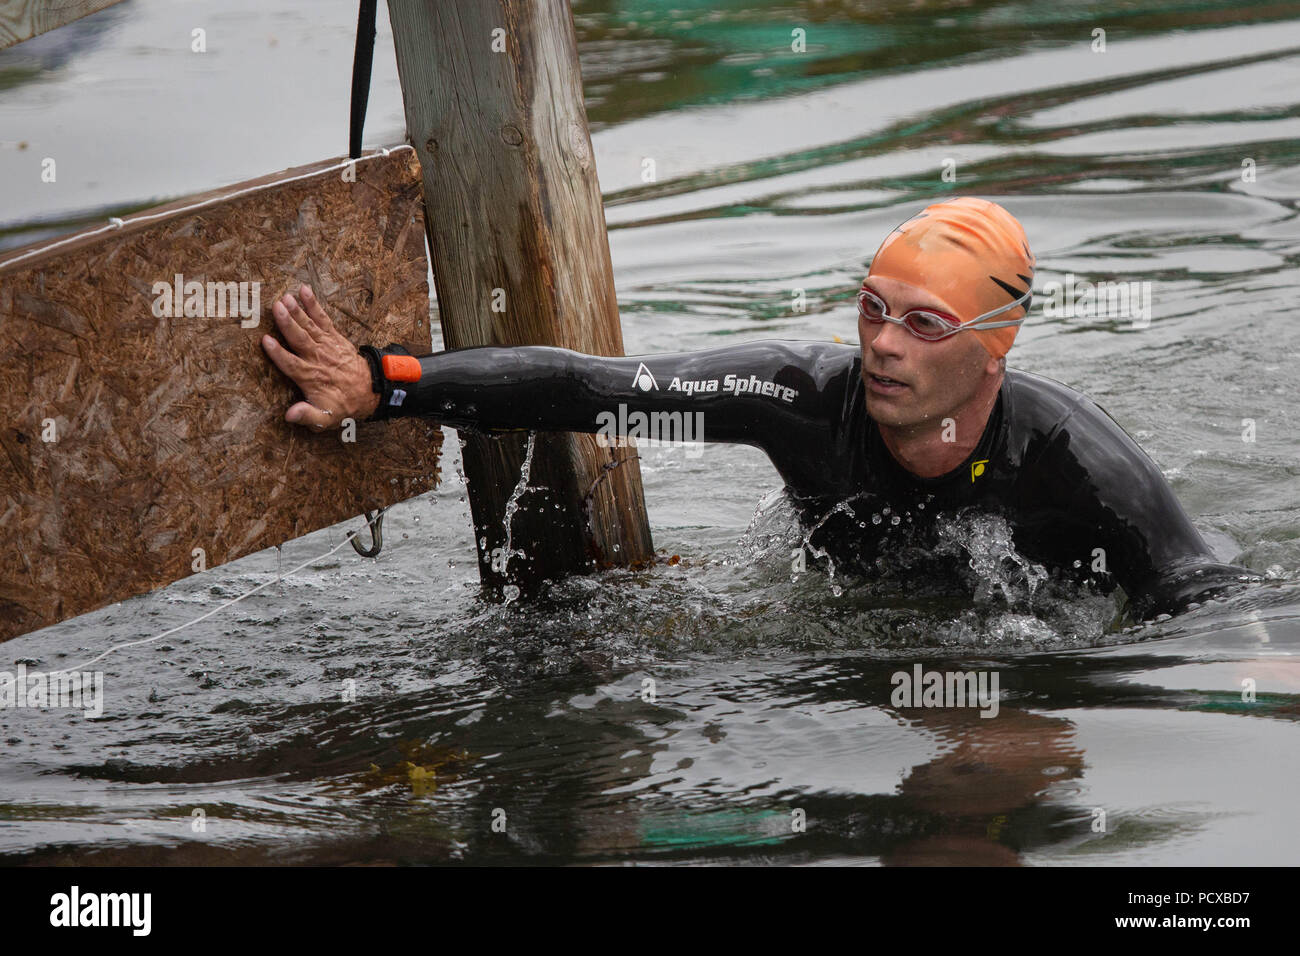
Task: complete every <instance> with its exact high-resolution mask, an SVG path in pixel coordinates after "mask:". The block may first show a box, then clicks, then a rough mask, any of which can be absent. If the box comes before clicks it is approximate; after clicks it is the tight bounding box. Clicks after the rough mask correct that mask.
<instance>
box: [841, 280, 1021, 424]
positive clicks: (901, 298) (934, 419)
mask: <svg viewBox="0 0 1300 956" xmlns="http://www.w3.org/2000/svg"><path fill="white" fill-rule="evenodd" d="M867 286H868V288H870V289H871V290H872V291H873V292H875V293H876V294H877V295H879V296H880V297H881V298H882V299H884V300H885V303H886V305H887V306H888V312H889V314H890V315H892V316H896V317H900V318H901V317H902V316H903V314H904V313H906V312H907V311H908V310H909V309H916V308H930V309H935V310H937V311H939V312H945V313H951V311H952V310H951V309H950V308H949V307H948V306H947V305H945V304H944V302H943V301H942V300H941V299H938V298H936V297H935V296H933V295H931V294H930V293H928V292H926V291H925V290H924V289H921V288H918V287H917V286H914V285H911V284H910V283H907V282H902V281H900V280H898V279H887V278H884V277H877V276H871V277H868V279H867ZM858 339H859V341H860V342H861V343H862V381H863V383H864V384H865V385H866V388H867V413H868V414H870V415H871V417H872V418H874V419H875V420H876V421H877V422H879V423H880V424H882V425H886V426H891V427H902V428H907V427H914V426H918V425H921V426H924V425H926V424H934V425H936V426H937V425H938V424H939V423H941V422H942V421H943V419H944V418H949V417H954V418H955V417H956V413H957V412H958V411H960V410H961V409H962V408H963V407H964V406H966V405H967V404H969V403H971V402H972V401H974V400H975V398H976V395H977V393H978V392H979V391H980V387H981V386H982V385H985V384H987V383H988V381H989V378H988V377H989V376H997V375H999V374H1000V372H1001V365H1000V363H999V362H998V360H997V359H995V358H993V357H992V356H991V355H989V353H988V352H987V351H985V349H984V346H982V345H980V343H979V341H978V340H977V339H976V336H975V334H974V333H973V332H958V333H957V334H956V335H950V336H949V337H948V338H946V339H941V340H939V341H938V342H927V341H925V340H924V339H919V338H917V337H916V336H915V335H913V334H912V333H911V332H909V331H908V330H907V329H905V328H904V327H903V326H901V325H897V324H895V323H893V322H882V323H880V324H872V323H870V322H867V321H866V320H865V319H864V318H862V316H861V314H859V315H858ZM881 376H883V377H884V378H888V379H893V380H895V381H896V382H899V383H901V384H899V385H891V384H888V383H886V382H882V381H880V378H879V377H881Z"/></svg>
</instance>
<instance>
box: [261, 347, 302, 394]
mask: <svg viewBox="0 0 1300 956" xmlns="http://www.w3.org/2000/svg"><path fill="white" fill-rule="evenodd" d="M262 350H263V351H264V352H266V355H267V358H269V359H270V360H271V361H272V362H274V363H275V367H276V368H278V369H279V370H280V371H281V372H283V373H284V374H285V375H288V376H289V377H290V378H291V379H293V380H294V383H295V384H297V385H298V387H299V388H301V387H302V383H301V382H299V379H300V378H302V377H303V376H304V375H305V373H306V371H307V364H306V363H305V362H303V360H302V359H300V358H298V356H296V355H294V354H293V353H292V352H290V351H289V350H288V349H287V348H285V347H284V346H283V345H281V344H280V343H279V342H277V341H276V340H275V337H274V336H271V335H263V336H262Z"/></svg>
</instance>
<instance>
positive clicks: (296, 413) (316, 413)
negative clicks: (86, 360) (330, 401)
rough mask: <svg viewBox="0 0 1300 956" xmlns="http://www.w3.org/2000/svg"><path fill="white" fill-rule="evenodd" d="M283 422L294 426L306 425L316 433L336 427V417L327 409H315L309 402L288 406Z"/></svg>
mask: <svg viewBox="0 0 1300 956" xmlns="http://www.w3.org/2000/svg"><path fill="white" fill-rule="evenodd" d="M284 420H285V421H286V422H290V423H292V424H294V425H306V426H308V427H309V428H314V429H316V430H317V431H324V430H325V429H327V428H335V427H337V426H338V424H339V422H338V416H337V415H335V414H334V413H333V412H332V411H330V410H329V409H322V408H317V407H316V406H315V405H313V404H311V402H298V403H296V404H294V405H290V406H289V410H288V411H287V412H285V413H284Z"/></svg>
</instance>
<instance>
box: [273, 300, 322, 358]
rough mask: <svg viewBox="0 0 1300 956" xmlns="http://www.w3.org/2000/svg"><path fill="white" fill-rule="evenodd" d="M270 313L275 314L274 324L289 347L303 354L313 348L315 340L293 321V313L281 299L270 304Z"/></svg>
mask: <svg viewBox="0 0 1300 956" xmlns="http://www.w3.org/2000/svg"><path fill="white" fill-rule="evenodd" d="M271 314H272V315H274V316H275V326H276V328H278V329H279V330H280V334H281V335H283V336H284V337H285V340H286V341H288V343H289V346H290V348H292V349H293V350H294V351H296V352H303V353H304V354H305V353H307V352H309V351H311V350H312V349H313V348H315V344H316V340H315V339H313V338H312V337H311V336H310V335H308V334H307V330H306V329H304V328H303V327H302V326H301V325H299V324H298V323H297V322H296V321H294V318H293V315H292V314H291V313H290V312H289V310H288V309H286V308H285V306H284V301H283V300H281V299H277V300H276V301H275V305H273V306H271Z"/></svg>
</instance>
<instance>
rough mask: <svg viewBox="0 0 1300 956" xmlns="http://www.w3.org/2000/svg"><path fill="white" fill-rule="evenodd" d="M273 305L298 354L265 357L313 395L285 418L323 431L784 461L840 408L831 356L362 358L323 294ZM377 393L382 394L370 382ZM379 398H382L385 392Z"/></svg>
mask: <svg viewBox="0 0 1300 956" xmlns="http://www.w3.org/2000/svg"><path fill="white" fill-rule="evenodd" d="M300 294H301V296H302V305H299V303H298V302H297V300H296V299H295V298H294V297H293V296H292V295H286V296H285V297H284V298H283V299H281V300H280V301H278V302H276V303H275V305H274V306H273V308H272V311H273V313H274V315H275V319H276V324H277V325H278V327H279V328H280V331H281V333H282V334H283V335H284V336H285V339H286V341H287V342H288V344H289V349H286V348H284V347H283V346H281V345H280V344H279V343H277V342H276V340H275V339H274V338H272V337H271V336H264V337H263V347H264V348H265V349H266V351H267V354H268V356H269V357H270V358H271V360H272V361H273V362H275V364H276V366H277V367H279V368H280V369H281V371H283V372H284V373H285V374H286V375H288V376H289V377H291V378H292V379H293V380H294V381H295V382H297V383H298V385H299V387H300V388H302V390H303V393H304V396H305V399H306V400H305V401H302V402H299V403H297V404H295V405H294V406H292V407H291V408H290V409H289V410H288V412H287V413H286V415H285V418H286V420H288V421H290V422H295V423H299V424H305V425H309V426H311V427H315V428H317V429H324V428H331V427H337V426H338V425H339V424H340V423H341V422H342V420H343V419H344V418H347V417H351V418H356V419H361V418H369V417H372V416H373V417H379V418H386V417H390V416H393V415H428V416H429V417H431V418H433V419H435V420H437V421H439V422H442V423H444V424H447V425H452V426H456V427H467V428H479V429H485V430H516V429H519V430H522V429H536V430H541V431H578V432H591V433H597V434H600V433H604V434H606V435H608V436H609V437H611V438H612V437H614V436H622V435H627V434H630V435H631V436H632V437H634V438H658V439H661V440H688V441H719V442H738V443H743V444H751V445H755V446H758V447H760V448H763V449H764V450H767V451H769V453H771V452H772V450H773V449H778V448H779V449H782V450H785V449H788V448H790V447H792V446H794V445H797V444H800V443H802V442H806V441H808V440H816V439H817V435H818V433H819V432H820V431H824V430H825V429H826V428H827V427H828V425H827V422H828V420H829V418H830V416H828V415H827V414H826V411H827V410H826V409H825V408H824V407H823V406H824V405H825V404H826V403H827V402H828V401H833V400H834V398H833V397H832V396H830V395H828V393H827V391H826V390H825V389H824V388H823V387H822V386H823V384H824V382H823V381H822V380H823V379H824V378H825V377H826V374H824V372H819V369H823V370H824V369H825V368H826V366H827V363H825V362H823V361H821V359H822V355H821V353H820V352H819V351H818V350H819V348H824V347H820V346H817V345H814V344H808V343H782V342H772V341H767V342H750V343H746V344H743V345H737V346H731V347H728V348H720V349H709V350H705V351H699V352H687V353H678V354H671V355H654V356H643V357H633V358H623V357H617V358H610V357H602V356H592V355H583V354H580V353H577V352H571V351H568V350H566V349H559V348H550V347H545V346H527V347H511V348H500V347H482V348H468V349H455V350H451V351H445V352H438V353H434V354H432V355H424V356H418V357H417V356H411V355H408V354H405V350H404V349H400V348H396V347H392V346H390V347H388V348H386V349H383V350H380V352H379V353H375V352H372V353H371V354H370V356H369V359H367V358H364V357H362V356H361V355H359V354H358V353H357V350H356V349H355V348H354V347H353V346H352V345H351V344H350V343H349V342H348V340H347V339H346V338H344V337H343V336H342V334H340V333H339V332H338V331H337V330H335V329H334V327H333V325H332V324H331V323H330V322H329V319H328V317H326V315H325V312H324V310H323V309H322V308H321V306H320V303H319V302H318V301H317V300H316V298H315V296H314V295H312V293H311V290H310V289H309V288H308V287H306V286H303V287H302V289H301V290H300ZM372 383H373V385H372ZM374 386H377V387H378V388H379V389H380V394H376V393H375V392H374V390H373V387H374Z"/></svg>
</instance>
